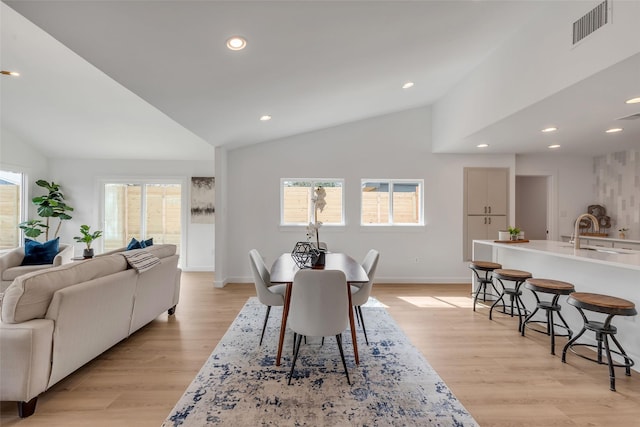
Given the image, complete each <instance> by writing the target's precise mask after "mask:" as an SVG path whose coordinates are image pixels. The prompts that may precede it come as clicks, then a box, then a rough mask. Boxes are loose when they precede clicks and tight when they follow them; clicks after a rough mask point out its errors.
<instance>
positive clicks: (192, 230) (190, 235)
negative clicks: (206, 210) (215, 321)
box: [48, 159, 215, 271]
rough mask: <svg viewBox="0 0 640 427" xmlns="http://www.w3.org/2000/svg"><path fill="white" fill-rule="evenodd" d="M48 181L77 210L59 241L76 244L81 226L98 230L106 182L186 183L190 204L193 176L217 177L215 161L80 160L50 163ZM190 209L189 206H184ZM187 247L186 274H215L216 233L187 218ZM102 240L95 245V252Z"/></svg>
mask: <svg viewBox="0 0 640 427" xmlns="http://www.w3.org/2000/svg"><path fill="white" fill-rule="evenodd" d="M49 170H50V173H49V174H48V180H49V181H52V180H53V181H55V182H56V183H59V184H61V185H62V186H63V189H64V193H65V196H66V198H67V200H68V202H69V204H70V205H71V206H73V207H74V208H75V211H74V213H73V219H72V220H69V221H65V222H64V223H63V225H62V229H61V233H60V236H61V238H60V240H61V241H64V242H73V236H77V235H79V232H78V230H79V228H80V225H81V224H88V225H90V226H91V228H92V229H96V230H97V229H99V224H100V212H98V209H99V207H100V194H101V193H100V188H99V180H101V179H103V178H118V177H121V178H135V177H144V178H145V179H149V178H178V179H181V180H182V181H183V184H184V185H183V191H184V192H185V193H184V194H185V195H186V196H187V197H186V200H187V201H188V200H189V197H188V193H189V188H190V187H189V184H190V177H192V176H214V175H215V174H214V170H215V168H214V161H213V159H211V160H207V161H159V160H88V159H83V160H78V159H50V160H49ZM183 208H184V209H188V208H189V205H188V202H187V203H184V204H183ZM186 218H187V224H186V232H187V246H186V251H183V253H182V259H181V265H182V267H183V268H184V269H185V270H200V271H212V270H213V268H214V255H215V254H214V232H215V226H214V225H210V224H190V223H189V215H186ZM75 245H76V254H78V255H80V254H81V253H82V248H83V244H80V243H77V244H75ZM101 246H102V239H100V240H98V241H96V249H97V250H98V251H99V249H100V248H101Z"/></svg>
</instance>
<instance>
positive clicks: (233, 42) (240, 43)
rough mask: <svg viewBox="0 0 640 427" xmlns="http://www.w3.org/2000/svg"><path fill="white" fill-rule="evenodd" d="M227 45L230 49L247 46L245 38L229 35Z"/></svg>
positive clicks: (240, 48) (239, 48)
mask: <svg viewBox="0 0 640 427" xmlns="http://www.w3.org/2000/svg"><path fill="white" fill-rule="evenodd" d="M227 47H228V48H229V49H231V50H242V49H244V48H245V47H247V40H246V39H245V38H244V37H240V36H233V37H230V38H229V39H227Z"/></svg>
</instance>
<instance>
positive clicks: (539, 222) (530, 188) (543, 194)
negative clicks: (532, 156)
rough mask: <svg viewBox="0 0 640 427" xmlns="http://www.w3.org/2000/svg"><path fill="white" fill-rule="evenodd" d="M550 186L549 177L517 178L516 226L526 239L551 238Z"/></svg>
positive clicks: (521, 176) (523, 176)
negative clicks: (549, 214) (549, 215)
mask: <svg viewBox="0 0 640 427" xmlns="http://www.w3.org/2000/svg"><path fill="white" fill-rule="evenodd" d="M549 186H550V177H548V176H528V175H520V176H516V222H517V224H516V226H517V227H520V229H521V230H523V231H524V233H525V234H524V236H525V239H529V240H547V239H548V238H549V217H548V212H549V209H548V201H549Z"/></svg>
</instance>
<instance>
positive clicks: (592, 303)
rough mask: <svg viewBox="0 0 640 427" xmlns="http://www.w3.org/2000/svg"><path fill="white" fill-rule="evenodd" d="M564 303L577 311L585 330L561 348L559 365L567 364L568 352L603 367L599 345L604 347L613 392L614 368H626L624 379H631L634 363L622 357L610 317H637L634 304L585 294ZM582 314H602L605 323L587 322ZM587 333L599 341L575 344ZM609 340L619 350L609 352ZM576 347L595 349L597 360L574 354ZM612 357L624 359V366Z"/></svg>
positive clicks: (604, 296)
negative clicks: (616, 356) (591, 333)
mask: <svg viewBox="0 0 640 427" xmlns="http://www.w3.org/2000/svg"><path fill="white" fill-rule="evenodd" d="M567 302H568V303H569V304H571V305H572V306H574V307H575V308H577V309H578V311H579V312H580V315H581V316H582V319H583V320H584V326H583V327H582V330H581V331H580V332H579V333H578V335H576V336H575V337H574V338H572V339H570V340H569V342H567V344H566V345H565V346H564V349H563V350H562V362H565V363H566V356H567V350H571V352H572V353H574V354H575V355H577V356H580V357H582V358H583V359H587V360H591V361H592V362H596V363H598V364H600V365H604V364H605V362H603V361H602V344H603V343H604V349H605V352H606V357H607V361H606V364H607V365H609V389H610V390H611V391H616V377H615V373H614V371H613V368H614V367H618V368H625V374H626V375H627V376H631V367H632V366H633V365H634V362H633V360H631V359H630V358H629V357H628V356H627V353H625V351H624V349H623V348H622V346H621V345H620V343H619V342H618V340H617V339H616V337H615V334H616V333H617V332H618V330H617V328H616V327H615V326H613V325H612V324H611V319H613V317H614V316H616V315H617V316H635V315H636V314H638V312H637V311H636V306H635V304H634V303H633V302H631V301H627V300H626V299H622V298H617V297H612V296H609V295H600V294H592V293H587V292H574V293H572V294H571V295H569V298H567ZM583 310H588V311H595V312H598V313H604V314H606V315H607V318H606V319H605V321H604V322H596V321H593V320H589V319H587V316H585V314H584V312H583ZM587 330H589V331H593V332H595V333H596V340H597V341H598V344H597V345H595V344H587V343H578V344H576V340H577V339H578V338H580V337H581V336H582V334H584V333H585V331H587ZM609 337H611V340H612V341H613V342H614V344H615V345H616V347H618V350H619V351H616V350H611V349H610V348H609ZM578 346H583V347H592V348H597V349H598V358H597V359H594V358H591V357H587V356H584V355H582V354H579V353H577V352H576V351H575V350H574V347H578ZM611 353H614V354H617V355H619V356H622V357H623V358H624V363H621V362H620V363H616V362H614V361H613V359H612V358H611Z"/></svg>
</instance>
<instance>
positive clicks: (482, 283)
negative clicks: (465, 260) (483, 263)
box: [471, 268, 500, 311]
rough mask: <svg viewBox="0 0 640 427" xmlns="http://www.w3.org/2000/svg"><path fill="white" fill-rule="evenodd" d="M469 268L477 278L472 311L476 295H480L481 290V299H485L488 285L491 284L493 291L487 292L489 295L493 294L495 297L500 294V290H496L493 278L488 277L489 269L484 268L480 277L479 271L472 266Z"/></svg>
mask: <svg viewBox="0 0 640 427" xmlns="http://www.w3.org/2000/svg"><path fill="white" fill-rule="evenodd" d="M471 270H472V271H473V272H474V273H475V275H476V278H477V280H478V289H477V290H476V291H475V292H474V294H473V311H476V303H477V302H478V296H480V293H481V292H482V301H486V300H487V286H488V285H491V287H492V288H493V292H489V294H488V295H489V296H493V297H496V298H497V297H498V296H499V295H500V292H498V289H497V288H496V285H494V283H493V279H491V278H490V277H489V273H490V271H488V270H485V272H484V277H480V273H478V271H477V270H475V269H473V268H472V269H471Z"/></svg>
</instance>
